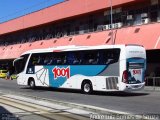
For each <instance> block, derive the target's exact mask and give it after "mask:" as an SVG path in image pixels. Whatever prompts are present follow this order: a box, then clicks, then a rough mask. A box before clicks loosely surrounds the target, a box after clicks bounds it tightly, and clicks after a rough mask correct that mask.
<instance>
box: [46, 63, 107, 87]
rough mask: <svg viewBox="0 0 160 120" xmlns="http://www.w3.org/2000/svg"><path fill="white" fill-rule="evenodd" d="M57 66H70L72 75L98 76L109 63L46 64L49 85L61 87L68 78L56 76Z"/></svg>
mask: <svg viewBox="0 0 160 120" xmlns="http://www.w3.org/2000/svg"><path fill="white" fill-rule="evenodd" d="M55 67H58V68H67V67H70V77H72V76H74V75H84V76H96V75H98V74H100V73H101V72H103V71H104V70H105V69H106V68H107V65H80V66H77V65H70V66H68V65H58V66H44V68H46V69H48V70H49V85H50V86H51V87H57V88H58V87H60V86H62V85H63V84H64V83H65V81H66V80H67V78H66V77H57V79H55V78H54V73H53V69H54V68H55Z"/></svg>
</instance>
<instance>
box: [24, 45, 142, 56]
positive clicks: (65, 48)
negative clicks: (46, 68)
mask: <svg viewBox="0 0 160 120" xmlns="http://www.w3.org/2000/svg"><path fill="white" fill-rule="evenodd" d="M126 46H139V47H143V46H141V45H135V44H133V45H132V44H127V45H125V44H121V45H97V46H75V45H69V46H58V47H53V48H45V49H33V50H29V51H26V52H24V53H23V54H22V55H25V54H30V53H46V52H60V51H77V50H90V49H104V48H124V47H126Z"/></svg>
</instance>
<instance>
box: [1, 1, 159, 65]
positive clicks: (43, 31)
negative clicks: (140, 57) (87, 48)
mask: <svg viewBox="0 0 160 120" xmlns="http://www.w3.org/2000/svg"><path fill="white" fill-rule="evenodd" d="M110 6H111V3H110V0H66V1H64V2H62V3H59V4H56V5H53V6H50V7H48V8H45V9H42V10H39V11H36V12H33V13H31V14H27V15H24V16H21V17H19V18H16V19H13V20H10V21H7V22H4V23H1V24H0V55H1V57H0V60H7V59H8V60H13V59H14V58H17V57H19V56H20V55H21V53H23V52H25V51H27V50H31V49H37V48H48V47H55V46H64V45H104V44H112V39H111V36H113V40H114V43H115V44H141V45H143V46H144V47H145V48H146V49H147V55H148V56H150V57H149V59H148V60H149V63H158V62H159V61H160V60H151V59H150V58H151V57H153V56H155V55H154V53H155V51H156V52H157V54H156V56H157V58H158V57H159V58H160V55H159V49H160V32H159V29H160V24H159V22H160V0H112V6H113V13H112V15H113V25H112V26H111V19H110V16H111V15H110ZM111 28H112V30H113V32H111ZM112 33H113V34H112Z"/></svg>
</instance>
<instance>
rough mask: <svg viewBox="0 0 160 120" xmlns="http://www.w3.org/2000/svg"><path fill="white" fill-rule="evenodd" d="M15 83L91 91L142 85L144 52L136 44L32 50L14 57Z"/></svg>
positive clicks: (135, 87)
mask: <svg viewBox="0 0 160 120" xmlns="http://www.w3.org/2000/svg"><path fill="white" fill-rule="evenodd" d="M14 66H15V68H16V71H17V73H18V75H17V77H18V78H17V83H18V85H26V86H30V87H31V88H35V87H38V86H44V87H54V88H67V89H79V90H82V91H83V92H84V93H91V92H92V91H134V90H141V89H143V88H144V85H145V81H144V79H145V78H144V77H145V71H146V52H145V49H144V47H143V46H140V45H101V46H64V47H63V46H62V47H56V48H48V49H35V50H31V51H27V52H25V53H23V54H22V55H21V56H20V58H17V59H16V60H14Z"/></svg>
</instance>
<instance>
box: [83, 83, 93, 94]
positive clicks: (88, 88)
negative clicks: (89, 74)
mask: <svg viewBox="0 0 160 120" xmlns="http://www.w3.org/2000/svg"><path fill="white" fill-rule="evenodd" d="M92 91H93V88H92V83H91V82H90V81H88V80H87V81H84V82H83V83H82V92H83V93H85V94H91V93H92Z"/></svg>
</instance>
